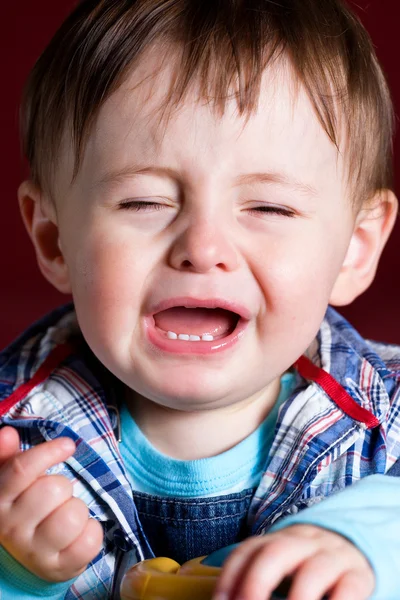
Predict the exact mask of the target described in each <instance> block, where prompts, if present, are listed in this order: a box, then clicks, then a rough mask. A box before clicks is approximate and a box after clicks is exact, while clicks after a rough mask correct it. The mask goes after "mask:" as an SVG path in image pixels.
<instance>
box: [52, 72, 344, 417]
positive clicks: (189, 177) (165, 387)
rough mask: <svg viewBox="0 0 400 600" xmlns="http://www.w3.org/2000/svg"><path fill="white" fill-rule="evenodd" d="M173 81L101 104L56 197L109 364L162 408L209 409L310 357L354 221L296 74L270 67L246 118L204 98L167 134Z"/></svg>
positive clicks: (76, 282)
mask: <svg viewBox="0 0 400 600" xmlns="http://www.w3.org/2000/svg"><path fill="white" fill-rule="evenodd" d="M143 68H144V67H143ZM169 76H170V74H169V73H168V72H167V71H165V72H163V73H161V74H159V75H157V76H156V79H155V80H151V79H148V80H147V81H146V82H145V83H142V84H141V85H140V86H138V85H137V84H138V82H139V81H140V80H141V79H142V78H143V73H139V72H138V71H136V73H134V74H133V75H132V76H131V77H130V78H129V79H128V80H127V81H126V83H125V84H124V85H123V87H122V88H121V89H119V91H117V92H116V93H115V94H114V95H113V96H112V97H111V98H110V99H109V100H108V101H107V102H106V104H105V105H104V107H103V108H102V110H101V112H100V115H99V118H98V121H97V125H96V128H95V130H94V131H93V133H92V135H91V137H90V140H89V144H88V147H87V151H86V154H85V158H84V162H83V165H82V168H81V170H80V173H79V175H78V177H77V179H76V181H75V183H74V184H73V186H72V187H70V188H68V186H66V187H65V189H66V190H67V191H65V192H64V193H63V194H60V196H59V198H58V200H57V212H58V224H59V227H60V241H61V247H62V250H63V253H64V256H65V259H66V261H67V264H68V268H69V273H70V282H71V288H72V293H73V296H74V300H75V305H76V310H77V315H78V319H79V322H80V325H81V328H82V331H83V333H84V336H85V337H86V340H87V342H88V343H89V345H90V346H91V348H92V350H93V351H94V352H95V354H96V355H97V356H98V358H99V359H100V360H101V361H102V362H103V363H104V364H105V365H106V366H107V367H108V368H109V370H110V371H112V372H113V373H114V374H115V375H116V376H117V377H118V378H119V379H121V380H122V381H123V382H125V383H126V384H127V385H128V386H129V387H130V388H132V389H134V390H136V391H137V392H139V393H140V394H142V395H143V396H145V397H147V398H150V399H152V400H153V401H156V402H158V403H160V404H162V405H165V406H170V407H176V408H179V409H187V410H191V409H202V408H212V407H217V406H225V405H228V404H234V403H236V402H239V401H242V400H245V399H249V398H250V397H252V396H254V397H257V396H259V395H260V394H264V393H265V394H268V390H271V389H272V388H273V387H274V389H276V385H275V386H274V384H275V383H276V380H277V378H278V377H279V376H280V375H281V374H282V373H283V372H284V371H285V370H286V369H288V368H289V367H290V366H291V365H292V364H293V362H294V361H295V360H296V359H297V358H298V357H299V356H300V355H301V354H302V353H303V352H304V351H305V350H306V348H307V347H308V345H309V344H310V343H311V341H312V340H313V338H314V336H315V334H316V332H317V331H318V329H319V326H320V323H321V320H322V319H323V316H324V313H325V310H326V308H327V304H328V302H329V298H330V296H331V292H332V289H333V287H334V284H335V281H336V279H337V277H338V274H339V272H340V270H341V268H342V264H343V261H344V258H345V255H346V251H347V248H348V244H349V241H350V238H351V235H352V231H353V227H354V222H355V215H354V210H353V209H352V206H351V203H350V201H349V199H348V196H347V194H346V191H345V183H344V181H345V177H344V172H343V171H344V167H343V164H342V162H341V159H340V158H339V157H338V153H337V150H336V148H335V147H334V146H333V144H332V143H331V142H330V141H329V139H328V137H327V135H326V133H325V132H324V131H323V129H322V127H321V125H320V124H319V122H318V120H317V118H316V117H315V114H314V112H313V110H312V108H311V105H310V102H309V100H308V98H307V97H306V95H305V94H304V93H303V92H300V94H299V96H298V98H297V101H295V100H294V98H293V83H292V82H291V81H290V76H289V75H288V74H286V75H284V74H283V73H281V74H280V75H277V73H276V72H274V73H273V72H267V73H266V75H265V78H264V82H263V87H262V94H261V100H260V105H259V109H258V112H257V113H256V114H254V115H253V116H252V117H251V118H250V119H249V120H248V122H245V120H244V119H242V118H240V117H238V116H237V109H236V103H235V102H234V101H232V103H230V104H228V107H227V111H226V113H225V115H224V116H223V117H222V118H221V117H218V115H216V114H215V113H213V111H212V109H211V108H210V106H209V105H207V104H206V103H205V102H199V101H197V100H196V96H195V94H194V93H193V96H190V95H189V97H188V98H187V99H186V100H185V102H184V104H183V105H182V106H181V108H180V109H179V110H178V111H177V112H172V114H171V115H170V118H169V121H168V124H167V125H166V124H165V123H163V124H162V125H160V112H159V108H160V104H161V105H162V101H163V93H164V91H165V90H166V87H167V85H168V84H169ZM150 90H151V91H152V94H149V92H150ZM149 96H150V98H149ZM61 187H62V181H61V179H60V181H59V188H60V189H61ZM67 188H68V189H67ZM185 307H186V308H185ZM187 307H189V308H191V310H190V309H188V308H187ZM196 307H203V309H202V310H200V309H199V308H197V309H196ZM212 309H219V310H212ZM168 332H170V333H169V334H168ZM179 334H187V335H191V336H195V337H193V338H192V340H190V339H189V341H187V340H185V339H181V340H180V339H174V338H175V337H176V336H178V335H179ZM210 336H213V339H211V338H210ZM197 338H200V339H197Z"/></svg>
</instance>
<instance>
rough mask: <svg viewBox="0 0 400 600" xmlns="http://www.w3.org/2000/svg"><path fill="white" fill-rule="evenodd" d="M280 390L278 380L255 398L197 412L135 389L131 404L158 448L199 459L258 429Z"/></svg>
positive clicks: (212, 454) (144, 429)
mask: <svg viewBox="0 0 400 600" xmlns="http://www.w3.org/2000/svg"><path fill="white" fill-rule="evenodd" d="M279 389H280V381H279V379H278V380H276V381H274V382H273V383H271V384H270V386H269V387H268V388H267V390H263V392H262V394H258V395H255V396H253V397H252V398H251V400H246V401H245V402H242V403H238V404H235V405H234V406H227V407H223V408H218V409H213V410H203V411H196V412H184V411H181V410H175V409H171V408H166V407H164V406H160V405H159V404H156V403H154V402H152V401H150V400H148V399H147V398H143V397H142V396H139V395H137V394H133V393H132V392H130V393H129V392H128V394H127V405H128V408H129V411H130V412H131V414H132V416H133V418H134V419H135V421H136V423H137V425H138V426H139V427H140V429H141V430H142V432H143V433H144V435H145V436H146V437H147V439H148V440H149V441H150V443H151V444H152V445H153V446H154V447H155V448H156V449H157V450H159V451H160V452H162V453H163V454H166V455H167V456H170V457H171V458H176V459H180V460H196V459H199V458H208V457H210V456H216V455H217V454H221V452H225V451H226V450H229V449H230V448H232V447H233V446H235V445H236V444H238V443H239V442H241V441H242V440H244V439H245V438H246V437H247V436H249V435H250V434H251V433H252V432H253V431H255V430H256V429H257V427H258V426H259V425H260V424H261V423H262V422H263V421H264V419H265V418H266V416H267V415H268V413H269V412H270V410H271V409H272V407H273V405H274V404H275V401H276V399H277V397H278V395H279Z"/></svg>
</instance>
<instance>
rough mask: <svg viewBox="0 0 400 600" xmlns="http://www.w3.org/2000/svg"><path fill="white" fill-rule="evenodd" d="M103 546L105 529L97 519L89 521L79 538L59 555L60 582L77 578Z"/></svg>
mask: <svg viewBox="0 0 400 600" xmlns="http://www.w3.org/2000/svg"><path fill="white" fill-rule="evenodd" d="M102 544H103V528H102V526H101V524H100V523H99V522H98V521H96V520H95V519H89V520H88V521H87V522H86V525H85V528H84V529H83V531H82V533H81V534H80V536H79V537H77V538H76V539H75V540H74V541H73V542H72V544H71V545H70V546H68V548H65V550H62V551H61V552H60V554H59V561H58V570H59V573H60V581H63V580H64V577H65V576H66V577H67V578H69V579H71V578H72V577H77V576H78V575H79V574H80V573H82V571H84V570H85V568H86V566H87V565H88V563H90V562H91V561H92V560H93V559H94V558H95V557H96V556H97V555H98V553H99V552H100V550H101V547H102Z"/></svg>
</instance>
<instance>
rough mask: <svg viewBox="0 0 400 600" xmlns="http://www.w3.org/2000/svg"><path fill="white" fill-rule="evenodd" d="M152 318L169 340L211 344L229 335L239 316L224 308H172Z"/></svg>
mask: <svg viewBox="0 0 400 600" xmlns="http://www.w3.org/2000/svg"><path fill="white" fill-rule="evenodd" d="M153 318H154V323H155V326H156V327H157V329H158V330H159V332H160V333H161V334H162V335H164V336H165V337H166V338H168V339H170V340H181V341H185V342H200V341H203V342H212V341H214V340H221V339H223V338H226V337H228V336H229V335H231V334H232V333H233V331H234V330H235V329H236V327H237V324H238V322H239V319H240V316H239V315H238V314H237V313H234V312H232V311H230V310H225V309H224V308H202V307H201V308H186V307H185V306H174V307H173V308H168V309H167V310H162V311H161V312H159V313H156V314H155V315H153Z"/></svg>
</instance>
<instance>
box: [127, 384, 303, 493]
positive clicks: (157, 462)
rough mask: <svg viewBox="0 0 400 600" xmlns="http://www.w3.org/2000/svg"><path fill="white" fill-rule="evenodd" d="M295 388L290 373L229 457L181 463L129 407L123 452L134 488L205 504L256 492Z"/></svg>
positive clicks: (228, 453)
mask: <svg viewBox="0 0 400 600" xmlns="http://www.w3.org/2000/svg"><path fill="white" fill-rule="evenodd" d="M294 386H295V375H294V374H293V373H285V374H284V375H283V376H282V378H281V389H280V393H279V396H278V399H277V401H276V402H275V404H274V406H273V408H272V410H271V411H270V413H269V414H268V416H267V417H266V419H265V420H264V421H263V423H261V425H260V426H259V427H258V428H257V429H256V430H255V431H254V432H253V433H252V434H251V435H249V436H248V437H247V438H245V439H244V440H243V441H241V442H240V443H239V444H237V445H236V446H234V447H233V448H231V449H229V450H227V451H226V452H223V453H221V454H218V455H217V456H212V457H210V458H201V459H197V460H178V459H175V458H170V457H169V456H166V455H165V454H162V453H161V452H159V451H158V450H156V448H154V446H153V445H152V444H151V443H150V442H149V441H148V439H147V438H146V437H145V436H144V434H143V433H142V431H141V430H140V429H139V427H138V426H137V425H136V423H135V421H134V419H133V418H132V416H131V415H130V413H129V411H128V409H127V407H126V406H123V407H122V408H121V415H120V416H121V438H122V440H121V444H120V450H121V454H122V458H123V461H124V464H125V468H126V470H127V473H128V478H129V480H130V483H131V485H132V488H133V489H134V490H136V491H138V492H144V493H147V494H152V495H154V496H164V497H165V496H169V497H174V498H205V497H211V496H222V495H225V494H234V493H236V492H241V491H243V490H246V489H250V488H254V487H256V486H257V485H258V484H259V482H260V480H261V476H262V474H263V471H264V470H265V465H266V461H267V457H268V454H269V451H270V448H271V444H272V441H273V438H274V429H275V425H276V420H277V417H278V412H279V408H280V407H281V405H282V404H283V402H284V401H285V400H287V399H288V398H289V396H290V394H291V392H292V390H293V389H294Z"/></svg>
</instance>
